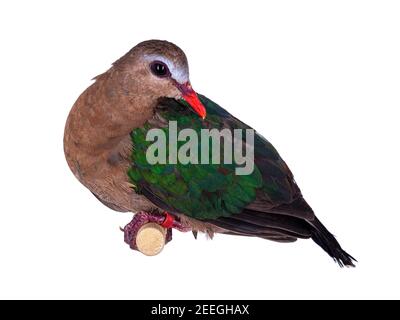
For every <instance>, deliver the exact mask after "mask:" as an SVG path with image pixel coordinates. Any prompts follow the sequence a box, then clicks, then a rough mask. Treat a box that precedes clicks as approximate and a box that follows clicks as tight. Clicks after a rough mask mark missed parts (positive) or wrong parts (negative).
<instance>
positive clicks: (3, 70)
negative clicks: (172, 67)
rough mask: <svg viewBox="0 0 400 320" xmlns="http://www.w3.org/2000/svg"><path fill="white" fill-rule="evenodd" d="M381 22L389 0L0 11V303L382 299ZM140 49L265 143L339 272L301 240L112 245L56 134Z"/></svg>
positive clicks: (392, 53) (393, 143) (392, 105)
mask: <svg viewBox="0 0 400 320" xmlns="http://www.w3.org/2000/svg"><path fill="white" fill-rule="evenodd" d="M6 3H7V4H6ZM399 17H400V5H399V2H398V1H365V0H363V1H348V0H346V1H269V2H268V1H242V2H237V1H226V2H224V1H205V0H203V1H197V2H196V3H195V2H194V1H171V0H169V1H114V0H113V1H107V2H104V1H12V2H10V1H8V2H4V1H3V2H1V4H0V32H1V38H0V41H1V49H0V81H1V83H0V85H1V86H0V88H1V94H0V98H1V107H0V143H1V144H0V146H1V158H0V161H1V167H0V188H1V209H0V298H39V299H41V298H56V299H58V298H78V299H80V298H123V299H125V298H126V299H149V298H155V299H156V298H170V299H179V298H180V299H182V298H187V299H188V298H189V299H190V298H210V299H214V298H225V299H230V298H248V299H252V298H256V299H277V298H304V299H309V298H322V299H324V298H343V299H347V298H400V294H399V290H400V289H399V287H400V279H399V277H400V276H399V270H400V258H399V247H398V245H399V227H400V218H399V216H400V212H399V205H398V198H399V195H398V193H399V170H398V167H399V162H400V159H399V158H400V157H399V155H400V154H399V142H398V138H399V133H400V132H399V108H400V92H399V88H400V18H399ZM152 38H159V39H167V40H170V41H172V42H174V43H176V44H178V45H179V46H180V47H181V48H182V49H183V50H184V51H185V52H186V54H187V56H188V58H189V62H190V68H191V69H190V71H191V80H192V84H193V86H194V88H195V89H197V91H198V92H200V93H203V94H206V95H207V96H208V97H210V98H211V99H213V100H215V101H216V102H218V103H219V104H221V105H222V106H223V107H225V108H227V109H228V110H229V111H231V112H232V113H233V114H234V115H236V116H237V117H239V118H241V119H242V120H244V121H245V122H247V123H248V124H250V125H252V126H253V127H254V128H256V129H257V130H258V131H260V132H261V133H262V134H263V135H265V136H266V137H267V138H268V139H269V140H270V141H271V142H272V143H273V144H274V145H275V147H277V149H278V150H279V151H280V153H281V155H282V157H283V158H284V159H285V160H286V161H287V163H288V165H289V166H290V167H291V169H292V171H293V172H294V174H295V177H296V180H297V182H298V183H299V185H300V187H301V188H302V191H303V194H304V196H305V198H306V199H307V200H308V201H309V203H310V204H311V205H312V207H313V208H314V210H315V212H316V213H317V215H318V216H319V217H320V219H321V220H322V221H323V222H324V224H325V225H326V226H327V227H328V228H329V229H330V230H331V231H332V232H333V233H334V234H335V235H336V236H337V237H338V239H339V241H340V242H341V244H342V245H343V247H344V248H345V249H346V250H348V251H349V252H350V253H351V254H352V255H354V256H355V257H356V258H357V259H358V260H359V264H358V265H357V268H355V269H340V268H339V267H338V266H337V265H335V264H334V263H333V261H332V260H331V259H330V258H329V257H328V256H327V255H326V254H325V253H324V252H323V251H322V250H321V249H320V248H319V247H318V246H317V245H316V244H314V243H313V242H312V241H311V240H307V241H298V242H296V243H294V244H276V243H273V242H268V241H264V240H260V239H246V238H241V237H237V238H236V237H230V236H217V237H216V238H215V239H214V240H212V241H210V240H206V239H205V237H204V236H200V237H199V239H198V240H197V241H195V240H194V239H193V237H192V235H191V234H190V233H188V234H180V233H178V232H174V239H173V241H172V243H170V244H169V245H167V247H166V248H165V250H164V251H163V252H162V254H160V255H159V256H156V257H152V258H149V257H145V256H142V255H140V254H139V253H137V252H133V251H131V250H130V249H129V248H128V246H127V245H125V243H124V242H123V234H122V233H121V232H120V231H119V230H118V228H119V226H123V225H125V224H126V223H127V222H128V221H130V219H131V214H128V213H116V212H113V211H111V210H110V209H108V208H106V207H104V206H103V205H102V204H101V203H100V202H98V201H97V200H96V199H95V198H94V197H93V196H92V195H91V194H90V192H89V191H88V190H86V189H85V188H84V187H83V186H81V185H80V183H78V181H77V180H76V179H75V178H74V176H73V175H72V174H71V173H70V171H69V169H68V167H67V165H66V162H65V160H64V155H63V146H62V138H63V130H64V123H65V120H66V117H67V115H68V112H69V110H70V107H71V106H72V105H73V103H74V101H75V99H76V98H77V97H78V95H79V94H80V93H81V92H82V91H83V90H84V89H85V88H86V87H87V86H88V85H90V83H91V81H90V79H91V78H92V77H93V76H95V75H97V74H99V73H101V72H103V71H104V70H106V69H107V68H108V67H109V66H110V64H111V63H112V62H113V61H114V60H116V59H117V58H119V57H120V56H121V55H122V54H124V53H125V52H126V51H128V50H129V49H130V48H131V47H133V46H134V45H135V44H136V43H138V42H140V41H143V40H146V39H152Z"/></svg>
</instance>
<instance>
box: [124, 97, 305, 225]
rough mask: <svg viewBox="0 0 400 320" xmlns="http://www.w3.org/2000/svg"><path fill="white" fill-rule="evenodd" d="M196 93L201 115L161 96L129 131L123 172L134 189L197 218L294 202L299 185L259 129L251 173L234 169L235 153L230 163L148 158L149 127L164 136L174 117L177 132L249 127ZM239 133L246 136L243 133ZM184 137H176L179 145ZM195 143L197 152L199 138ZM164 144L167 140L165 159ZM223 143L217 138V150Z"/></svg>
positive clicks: (168, 208) (170, 209)
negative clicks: (150, 160) (129, 154)
mask: <svg viewBox="0 0 400 320" xmlns="http://www.w3.org/2000/svg"><path fill="white" fill-rule="evenodd" d="M199 98H200V100H201V101H202V103H203V104H204V106H205V107H206V110H207V117H206V119H205V120H201V119H200V118H199V117H198V115H197V114H195V113H194V112H192V111H191V109H190V108H189V107H188V105H187V104H186V103H185V102H182V101H179V102H178V101H176V100H173V99H166V100H165V101H163V103H160V106H159V108H158V110H157V115H156V117H154V119H152V120H151V121H149V122H148V123H146V124H145V125H144V126H143V127H142V128H137V129H135V130H133V131H132V133H131V137H132V143H133V152H132V166H131V168H130V169H129V171H128V175H129V177H130V180H131V182H132V183H133V184H134V185H135V188H136V191H137V192H138V193H142V194H144V195H145V196H146V197H147V198H149V200H151V201H152V202H153V203H155V204H156V205H157V206H159V207H161V208H163V209H165V210H169V211H171V212H179V213H184V214H186V215H188V216H190V217H193V218H196V219H200V220H210V219H211V220H212V219H217V218H220V217H230V216H233V215H235V214H238V213H240V212H242V211H243V210H244V208H246V207H252V206H253V207H254V208H256V209H257V210H258V209H259V208H279V206H281V205H284V204H285V203H291V202H293V200H294V199H295V198H296V197H298V196H299V194H300V191H299V189H298V188H297V186H296V184H295V182H294V180H293V176H292V174H291V172H290V170H289V169H288V167H287V166H286V164H285V163H284V161H283V160H282V159H281V157H280V156H279V154H278V153H277V151H276V150H275V148H274V147H273V146H272V145H271V144H270V143H269V142H268V141H267V140H266V139H264V138H263V137H262V136H260V135H258V134H256V135H255V137H254V139H255V140H254V146H255V147H254V162H255V165H254V171H253V172H252V173H251V174H250V175H237V174H235V168H236V167H239V166H240V165H238V164H237V163H235V161H234V159H233V163H232V164H222V163H221V164H191V163H189V164H185V165H184V164H180V163H178V164H169V163H166V164H154V165H152V164H149V163H148V161H147V159H146V151H147V149H148V147H149V146H150V145H151V144H153V142H152V141H151V142H150V141H146V134H147V132H148V131H149V130H150V129H153V128H159V129H161V130H163V131H164V133H165V136H166V141H167V142H168V140H169V139H168V138H169V136H168V134H169V132H168V121H176V123H177V128H178V132H179V131H180V130H182V129H185V128H190V129H194V130H195V131H196V132H197V133H198V136H199V137H200V134H199V133H200V130H201V129H214V128H215V129H219V130H221V129H224V128H228V129H230V130H233V129H251V128H250V127H249V126H247V125H246V124H244V123H242V122H241V121H240V120H238V119H236V118H234V117H233V116H232V115H230V114H229V113H228V112H227V111H225V110H224V109H222V108H221V107H220V106H218V105H217V104H216V103H214V102H212V101H211V100H209V99H207V98H206V97H204V96H201V95H199ZM242 136H243V138H245V134H242ZM244 142H245V141H243V143H244ZM185 143H186V141H183V142H179V141H178V144H177V146H178V149H179V148H180V147H181V146H182V145H184V144H185ZM210 143H211V142H210ZM198 145H199V146H198V148H199V149H198V151H199V154H200V145H201V144H200V141H199V144H198ZM168 149H169V148H168V144H167V150H166V157H167V159H168V156H169V152H168ZM222 149H223V143H222V142H221V152H222V151H223V150H222ZM210 150H211V148H210ZM222 153H223V152H222ZM233 158H234V157H233ZM209 160H210V162H211V154H210V157H209Z"/></svg>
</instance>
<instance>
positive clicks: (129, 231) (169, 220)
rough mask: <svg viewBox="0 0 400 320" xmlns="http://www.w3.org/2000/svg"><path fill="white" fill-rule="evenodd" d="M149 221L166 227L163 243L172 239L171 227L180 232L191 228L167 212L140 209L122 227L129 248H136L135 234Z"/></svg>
mask: <svg viewBox="0 0 400 320" xmlns="http://www.w3.org/2000/svg"><path fill="white" fill-rule="evenodd" d="M149 222H155V223H158V224H159V225H160V226H162V227H164V228H166V229H167V235H166V238H165V243H168V242H170V241H171V240H172V228H175V229H177V230H179V231H182V232H187V231H190V230H191V228H189V227H186V226H184V225H183V224H182V223H180V222H179V221H178V220H176V218H175V217H174V216H172V215H170V214H169V213H168V212H164V213H163V214H159V213H157V212H154V213H149V212H144V211H140V212H138V213H136V214H135V215H134V216H133V219H132V220H131V222H129V223H128V224H127V225H126V226H125V227H124V229H123V230H122V231H123V232H124V241H125V242H126V243H127V244H129V246H130V248H131V249H133V250H137V246H136V235H137V233H138V231H139V229H140V228H141V227H142V226H143V225H145V224H146V223H149Z"/></svg>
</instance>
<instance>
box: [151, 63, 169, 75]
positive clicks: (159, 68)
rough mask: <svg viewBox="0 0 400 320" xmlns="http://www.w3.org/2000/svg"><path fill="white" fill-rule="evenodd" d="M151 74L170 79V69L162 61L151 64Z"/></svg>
mask: <svg viewBox="0 0 400 320" xmlns="http://www.w3.org/2000/svg"><path fill="white" fill-rule="evenodd" d="M150 70H151V72H152V73H153V74H154V75H155V76H157V77H161V78H163V77H168V76H169V75H170V73H169V70H168V67H167V66H166V64H165V63H163V62H161V61H154V62H152V63H151V64H150Z"/></svg>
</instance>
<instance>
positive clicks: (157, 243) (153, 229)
mask: <svg viewBox="0 0 400 320" xmlns="http://www.w3.org/2000/svg"><path fill="white" fill-rule="evenodd" d="M166 234H167V229H165V228H163V227H162V226H160V225H159V224H157V223H154V222H150V223H146V224H145V225H143V226H142V227H141V228H140V229H139V231H138V233H137V235H136V246H137V248H138V250H139V251H140V252H141V253H143V254H144V255H146V256H155V255H157V254H159V253H160V252H161V251H162V250H163V248H164V245H165V237H166Z"/></svg>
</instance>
